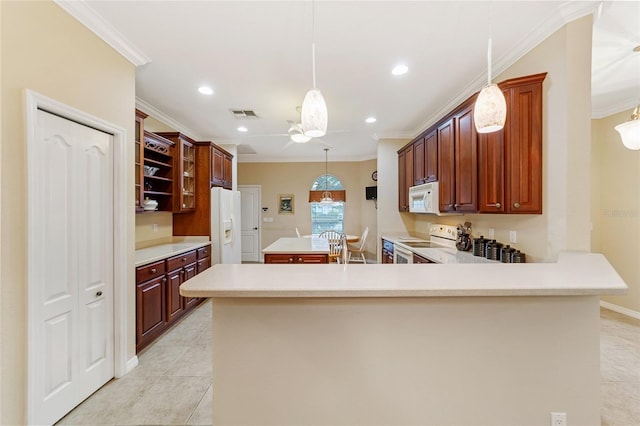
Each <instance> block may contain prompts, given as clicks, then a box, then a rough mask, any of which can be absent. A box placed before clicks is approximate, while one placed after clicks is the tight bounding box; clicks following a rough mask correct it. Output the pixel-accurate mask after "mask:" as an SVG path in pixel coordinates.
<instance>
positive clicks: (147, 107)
mask: <svg viewBox="0 0 640 426" xmlns="http://www.w3.org/2000/svg"><path fill="white" fill-rule="evenodd" d="M136 108H137V109H139V110H140V111H142V112H144V113H145V114H148V115H150V116H152V117H153V118H155V119H156V120H159V121H162V122H163V123H164V124H166V125H167V126H169V127H171V128H173V129H175V131H177V132H180V133H184V134H185V135H187V136H189V137H190V138H192V139H195V140H205V138H203V137H202V135H199V134H197V133H196V132H194V131H193V130H191V129H190V128H188V127H187V126H184V125H183V124H182V123H180V122H178V121H176V120H174V119H173V118H172V117H171V116H170V115H169V114H166V113H164V112H162V111H160V110H159V109H158V108H156V107H154V106H153V105H151V104H150V103H148V102H146V101H145V100H143V99H140V98H139V97H137V96H136Z"/></svg>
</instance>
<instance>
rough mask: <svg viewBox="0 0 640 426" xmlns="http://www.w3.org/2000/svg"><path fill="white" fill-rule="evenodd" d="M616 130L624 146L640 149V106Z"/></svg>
mask: <svg viewBox="0 0 640 426" xmlns="http://www.w3.org/2000/svg"><path fill="white" fill-rule="evenodd" d="M639 47H640V46H639ZM615 129H616V130H617V131H618V133H620V138H621V139H622V144H623V145H624V146H626V147H627V148H629V149H633V150H638V149H640V105H638V106H637V107H636V108H635V109H634V110H633V112H632V113H631V120H629V121H625V122H624V123H622V124H618V125H617V126H616V127H615Z"/></svg>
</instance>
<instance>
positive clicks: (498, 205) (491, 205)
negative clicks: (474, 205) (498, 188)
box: [487, 203, 502, 209]
mask: <svg viewBox="0 0 640 426" xmlns="http://www.w3.org/2000/svg"><path fill="white" fill-rule="evenodd" d="M487 205H488V206H489V207H495V208H496V209H499V208H500V207H502V204H500V203H495V204H487Z"/></svg>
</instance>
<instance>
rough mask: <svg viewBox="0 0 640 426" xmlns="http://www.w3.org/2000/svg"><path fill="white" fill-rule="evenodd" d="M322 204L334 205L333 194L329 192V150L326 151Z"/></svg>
mask: <svg viewBox="0 0 640 426" xmlns="http://www.w3.org/2000/svg"><path fill="white" fill-rule="evenodd" d="M320 203H322V204H330V203H333V198H332V197H331V192H329V148H325V149H324V192H323V193H322V198H321V199H320Z"/></svg>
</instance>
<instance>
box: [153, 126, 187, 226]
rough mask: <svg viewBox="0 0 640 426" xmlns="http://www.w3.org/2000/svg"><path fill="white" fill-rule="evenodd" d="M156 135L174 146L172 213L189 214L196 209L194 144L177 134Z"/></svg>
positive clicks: (184, 136)
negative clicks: (174, 186)
mask: <svg viewBox="0 0 640 426" xmlns="http://www.w3.org/2000/svg"><path fill="white" fill-rule="evenodd" d="M158 135H160V136H162V137H164V138H167V139H169V140H170V141H172V142H174V143H175V144H176V156H175V157H176V158H175V168H174V169H175V172H174V182H175V185H176V188H175V196H174V206H173V211H174V213H184V212H191V211H193V210H194V209H195V208H196V188H195V187H196V164H195V158H196V148H195V143H196V142H195V141H194V140H193V139H191V138H190V137H188V136H187V135H185V134H183V133H179V132H161V133H158Z"/></svg>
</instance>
